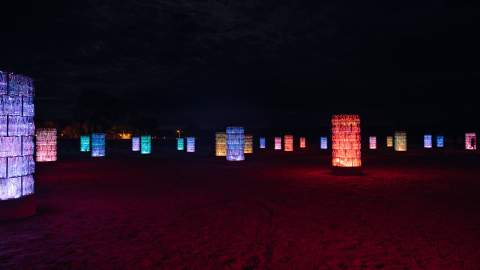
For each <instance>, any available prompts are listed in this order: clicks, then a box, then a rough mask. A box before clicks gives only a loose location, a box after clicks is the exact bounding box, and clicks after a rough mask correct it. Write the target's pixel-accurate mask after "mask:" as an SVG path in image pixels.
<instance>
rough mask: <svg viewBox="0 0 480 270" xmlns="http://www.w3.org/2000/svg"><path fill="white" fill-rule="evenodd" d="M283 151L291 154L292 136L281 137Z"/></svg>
mask: <svg viewBox="0 0 480 270" xmlns="http://www.w3.org/2000/svg"><path fill="white" fill-rule="evenodd" d="M283 143H284V146H283V150H284V151H285V152H293V135H285V136H284V137H283Z"/></svg>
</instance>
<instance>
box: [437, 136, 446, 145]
mask: <svg viewBox="0 0 480 270" xmlns="http://www.w3.org/2000/svg"><path fill="white" fill-rule="evenodd" d="M443 147H445V137H443V135H437V148H443Z"/></svg>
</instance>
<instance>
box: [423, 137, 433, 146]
mask: <svg viewBox="0 0 480 270" xmlns="http://www.w3.org/2000/svg"><path fill="white" fill-rule="evenodd" d="M423 148H426V149H430V148H432V135H429V134H426V135H423Z"/></svg>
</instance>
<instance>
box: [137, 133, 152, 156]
mask: <svg viewBox="0 0 480 270" xmlns="http://www.w3.org/2000/svg"><path fill="white" fill-rule="evenodd" d="M151 153H152V136H150V135H144V136H141V137H140V154H142V155H148V154H151Z"/></svg>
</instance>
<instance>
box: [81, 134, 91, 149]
mask: <svg viewBox="0 0 480 270" xmlns="http://www.w3.org/2000/svg"><path fill="white" fill-rule="evenodd" d="M80 152H90V136H89V135H82V136H80Z"/></svg>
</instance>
